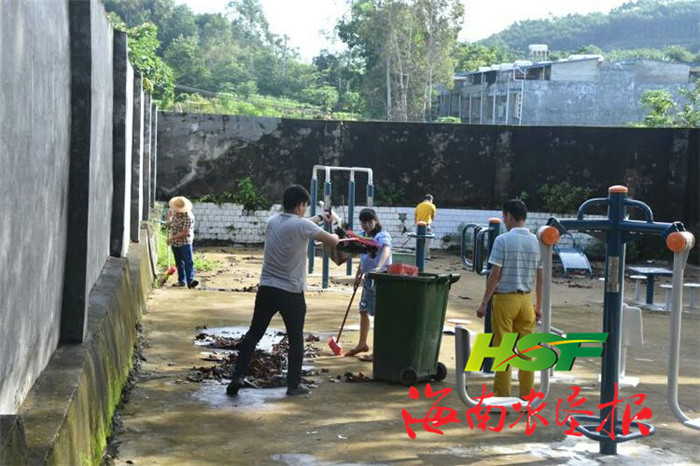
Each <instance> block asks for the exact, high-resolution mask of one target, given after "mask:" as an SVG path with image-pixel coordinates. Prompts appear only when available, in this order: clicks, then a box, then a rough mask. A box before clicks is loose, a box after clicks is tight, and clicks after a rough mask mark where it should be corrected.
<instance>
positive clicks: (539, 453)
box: [436, 437, 696, 466]
mask: <svg viewBox="0 0 700 466" xmlns="http://www.w3.org/2000/svg"><path fill="white" fill-rule="evenodd" d="M599 448H600V447H599V444H598V442H595V441H593V440H589V439H586V438H578V437H566V438H565V439H564V440H563V441H561V442H552V443H522V444H513V445H509V446H507V447H501V446H482V447H471V448H461V447H457V448H450V449H447V450H443V451H441V452H436V454H437V455H440V454H443V455H450V456H457V457H460V458H475V457H479V458H484V457H490V458H492V460H493V464H512V461H513V460H515V459H516V458H515V457H517V460H518V462H525V461H528V462H530V461H532V462H533V463H534V462H538V463H539V462H547V463H555V464H568V465H574V466H597V465H599V464H601V463H603V464H622V465H630V466H632V465H634V466H637V465H658V464H673V465H690V464H696V463H695V462H694V461H690V460H689V459H688V458H685V457H683V456H680V455H677V454H674V453H671V452H669V451H668V450H663V449H661V448H650V447H648V446H646V445H643V444H640V443H634V442H628V443H621V444H618V445H617V455H602V454H600V453H599Z"/></svg>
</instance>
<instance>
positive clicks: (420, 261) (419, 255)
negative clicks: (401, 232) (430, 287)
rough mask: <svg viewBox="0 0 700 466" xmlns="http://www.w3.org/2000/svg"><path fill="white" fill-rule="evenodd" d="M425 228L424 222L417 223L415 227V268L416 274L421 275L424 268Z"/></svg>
mask: <svg viewBox="0 0 700 466" xmlns="http://www.w3.org/2000/svg"><path fill="white" fill-rule="evenodd" d="M426 232H427V227H426V225H425V222H418V225H417V226H416V267H418V273H423V269H424V268H425V234H426Z"/></svg>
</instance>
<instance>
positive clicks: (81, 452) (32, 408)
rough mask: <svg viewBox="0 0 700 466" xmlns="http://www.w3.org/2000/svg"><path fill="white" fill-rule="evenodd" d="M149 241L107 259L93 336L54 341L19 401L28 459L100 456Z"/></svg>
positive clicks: (139, 301) (131, 334) (136, 313)
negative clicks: (45, 361)
mask: <svg viewBox="0 0 700 466" xmlns="http://www.w3.org/2000/svg"><path fill="white" fill-rule="evenodd" d="M142 232H143V234H146V230H142ZM146 243H147V240H146V239H145V238H144V241H143V242H142V244H135V243H132V245H131V249H130V251H129V258H128V259H120V258H109V259H108V260H107V262H106V264H105V267H104V269H103V271H102V274H101V275H100V278H99V279H98V281H97V283H96V284H95V286H94V287H93V289H92V292H91V293H90V301H89V314H90V319H89V329H88V331H89V334H90V335H91V337H90V339H89V340H88V341H87V342H86V343H85V344H82V345H63V346H61V347H59V349H58V350H57V351H56V353H55V354H54V355H53V357H52V358H51V361H50V363H49V365H48V366H47V368H46V370H44V372H43V373H42V375H41V377H39V379H38V380H37V381H36V383H35V384H34V387H33V388H32V391H31V392H30V393H29V396H28V397H27V399H26V400H25V402H24V404H23V405H22V408H21V417H22V420H23V423H24V427H25V431H26V448H27V457H28V463H29V464H56V465H63V464H98V463H99V462H100V458H101V456H102V451H103V450H104V447H105V445H106V441H107V436H108V435H109V430H110V425H111V419H112V415H113V413H114V410H115V408H116V406H117V404H118V402H119V398H120V396H121V391H122V387H123V386H124V384H125V382H126V379H127V377H128V374H129V370H130V368H131V366H132V356H133V351H134V347H135V345H136V339H137V331H136V325H137V323H138V321H139V319H140V316H141V313H142V312H143V310H144V309H145V300H144V299H143V296H144V295H145V294H147V293H148V290H149V289H150V279H152V276H151V275H150V273H149V272H148V268H149V267H148V264H147V263H148V249H147V247H146ZM144 265H145V267H144ZM144 284H145V288H144Z"/></svg>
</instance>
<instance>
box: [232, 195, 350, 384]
mask: <svg viewBox="0 0 700 466" xmlns="http://www.w3.org/2000/svg"><path fill="white" fill-rule="evenodd" d="M310 200H311V198H310V196H309V193H308V191H307V190H306V189H305V188H304V187H302V186H300V185H292V186H290V187H288V188H287V189H285V191H284V193H283V195H282V207H283V208H284V212H282V213H279V214H277V215H274V216H272V217H270V219H269V220H268V221H267V226H266V227H265V249H264V252H263V265H262V272H261V274H260V287H259V288H258V292H257V294H256V295H255V308H254V310H253V320H252V322H251V324H250V329H249V330H248V332H247V333H246V335H245V337H243V340H242V342H241V344H240V347H239V350H238V358H237V359H236V367H235V369H234V374H233V379H232V380H231V383H229V385H228V387H227V388H226V393H227V394H228V395H229V396H236V395H237V394H238V390H240V389H241V388H243V387H244V386H245V385H246V381H245V376H246V374H247V373H248V367H249V365H250V361H251V359H252V357H253V352H254V351H255V347H256V346H257V344H258V342H259V341H260V339H261V338H262V336H263V335H264V333H265V331H266V330H267V327H268V326H269V325H270V320H272V317H273V316H274V315H275V314H276V313H277V312H279V313H280V314H282V319H283V320H284V326H285V328H286V330H287V337H288V338H289V353H288V355H287V357H288V364H287V395H292V396H293V395H305V394H307V393H309V389H308V388H307V387H305V386H304V385H302V384H301V365H302V361H303V359H304V318H305V317H306V300H305V298H304V291H305V290H306V252H307V246H308V243H309V240H310V239H314V240H317V241H321V242H322V243H323V244H325V245H329V246H331V247H335V246H336V245H337V244H338V235H335V234H330V233H327V232H326V231H324V230H323V229H322V228H320V227H319V226H318V225H316V223H314V222H320V221H322V220H323V221H325V222H330V221H331V218H330V216H329V215H328V214H322V215H317V216H316V217H315V218H312V219H308V218H303V216H304V213H305V212H306V209H307V207H308V206H309V202H310Z"/></svg>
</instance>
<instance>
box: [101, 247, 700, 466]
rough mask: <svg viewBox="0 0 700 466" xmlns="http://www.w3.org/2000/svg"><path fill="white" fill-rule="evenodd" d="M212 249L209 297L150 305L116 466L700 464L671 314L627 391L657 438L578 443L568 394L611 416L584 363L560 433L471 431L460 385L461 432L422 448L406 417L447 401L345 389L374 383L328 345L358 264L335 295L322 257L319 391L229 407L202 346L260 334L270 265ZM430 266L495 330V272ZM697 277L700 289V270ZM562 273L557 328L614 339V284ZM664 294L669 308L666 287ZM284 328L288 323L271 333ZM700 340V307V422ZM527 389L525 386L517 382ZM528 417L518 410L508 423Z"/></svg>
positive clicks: (249, 399)
mask: <svg viewBox="0 0 700 466" xmlns="http://www.w3.org/2000/svg"><path fill="white" fill-rule="evenodd" d="M199 252H204V253H205V255H206V256H207V257H208V258H210V259H215V260H217V261H219V262H220V264H219V266H218V267H217V269H216V270H215V271H213V272H210V273H206V274H205V273H202V274H199V276H198V277H199V279H200V281H201V289H199V290H187V289H175V288H168V287H165V288H162V289H156V290H154V291H153V293H152V295H151V297H150V299H149V302H148V313H147V314H146V315H145V316H144V321H143V328H144V333H145V339H146V342H147V344H146V345H145V347H144V348H143V357H144V358H145V361H144V362H143V363H142V369H141V372H140V374H139V376H138V378H137V380H136V383H135V386H134V387H133V389H132V391H131V394H130V397H129V401H128V403H126V404H125V406H124V408H123V409H122V411H121V413H120V419H121V423H122V427H121V428H120V432H118V433H117V434H116V435H115V438H114V441H113V444H114V445H115V446H116V447H115V448H113V449H112V451H114V450H115V449H116V458H115V459H114V460H113V463H114V464H304V465H316V464H335V463H343V464H352V463H363V464H364V463H371V464H394V463H398V464H437V465H442V464H445V465H447V464H530V463H538V464H577V465H582V464H598V463H601V462H606V463H608V462H614V463H623V464H624V463H626V464H654V465H657V464H660V463H662V462H663V463H665V464H698V463H697V461H698V460H697V458H699V457H700V433H699V432H698V431H693V430H690V429H688V428H686V427H683V426H682V425H681V424H680V423H679V422H678V421H676V419H675V418H674V417H673V416H672V414H671V411H670V408H669V407H668V406H667V404H666V371H667V362H668V335H669V319H668V316H666V315H661V314H652V313H648V312H645V313H644V314H643V325H644V346H643V347H641V348H630V349H629V350H628V356H627V375H628V376H635V377H639V378H640V379H641V382H640V384H639V385H638V386H637V387H636V388H624V389H623V390H622V391H621V396H622V397H625V398H627V397H629V396H631V395H634V394H637V393H644V394H646V395H647V398H646V400H645V402H644V406H647V407H649V408H651V409H652V411H653V417H652V419H651V421H650V422H651V423H652V424H654V426H655V427H656V429H657V432H656V434H655V435H654V436H651V437H647V438H644V439H641V440H635V441H632V442H628V443H623V444H620V445H619V446H618V452H619V455H618V457H616V458H611V457H602V456H601V455H599V454H598V444H597V443H595V442H593V441H591V440H587V439H585V438H579V437H571V436H566V435H565V434H564V431H565V430H566V428H565V427H564V426H559V425H557V422H556V421H555V419H554V418H555V406H556V402H557V399H558V398H562V399H563V400H564V401H566V397H567V396H568V395H569V394H570V390H569V388H568V387H570V386H572V385H576V386H580V387H581V388H582V391H581V394H582V395H583V396H585V397H586V398H587V399H588V401H587V402H586V405H585V407H587V408H588V409H593V410H594V411H596V414H597V409H596V406H595V405H596V403H598V401H599V400H598V397H599V390H600V387H599V384H598V383H597V374H598V372H599V371H600V362H599V361H595V360H586V359H581V360H578V361H577V362H576V365H575V366H574V371H573V372H571V373H568V374H566V376H562V377H559V378H555V380H554V382H553V384H552V386H551V389H550V396H549V398H548V400H547V403H548V406H547V407H546V408H545V409H544V411H543V412H542V415H543V417H544V418H545V419H547V420H548V421H549V425H548V426H544V425H541V424H539V425H537V427H536V429H535V432H534V433H533V434H532V435H530V436H527V435H526V434H525V422H524V419H523V420H522V421H521V422H520V423H519V424H518V425H516V426H515V427H513V428H508V427H507V426H506V427H505V428H504V429H503V430H502V431H501V432H500V433H495V432H490V431H487V432H482V431H481V430H471V429H470V428H469V426H468V424H467V421H466V417H465V412H466V410H467V407H466V406H465V405H464V404H463V403H462V402H461V401H460V400H459V398H458V396H457V394H456V392H455V391H454V390H453V391H452V393H450V394H449V395H447V396H446V397H445V398H443V399H442V401H441V402H440V404H439V405H440V406H442V407H446V408H451V409H454V410H456V411H457V413H458V419H460V423H453V424H448V425H444V426H442V427H441V428H440V429H441V430H442V431H443V432H444V435H437V434H434V433H429V432H426V431H425V430H424V429H423V428H422V426H421V425H420V424H414V425H413V426H412V428H413V429H414V430H415V432H416V439H415V440H411V439H410V438H409V436H408V435H407V432H406V429H405V426H404V421H403V418H402V415H401V412H402V409H404V408H405V409H406V410H407V411H408V412H410V414H411V415H412V416H414V417H416V418H419V417H420V418H422V417H424V416H426V414H427V413H428V410H429V409H430V407H431V405H432V404H433V402H434V401H435V400H434V399H433V400H428V399H427V398H426V397H425V396H424V389H425V385H424V384H420V385H418V389H419V390H420V393H421V396H420V398H419V399H418V400H413V399H411V398H409V391H408V389H407V388H406V387H403V386H400V385H389V384H384V383H374V382H373V383H348V382H346V381H345V380H346V379H345V378H344V377H342V376H343V375H344V374H345V373H347V372H351V373H353V374H359V373H362V374H364V375H368V376H370V377H371V372H372V365H371V363H366V362H362V361H360V360H359V359H357V358H355V357H351V358H343V357H340V358H338V357H334V356H333V354H332V352H331V350H330V348H329V347H328V346H327V344H326V341H327V340H328V337H330V336H331V335H333V334H335V332H336V331H337V329H338V326H339V325H340V321H341V320H342V317H343V313H344V312H345V309H346V306H347V303H348V300H349V298H350V295H351V292H352V288H351V286H350V284H349V281H347V280H344V279H343V276H344V273H345V267H337V268H335V267H333V268H332V274H333V276H334V277H336V278H337V279H336V280H334V282H339V283H335V284H333V285H332V286H331V288H330V289H329V290H326V291H322V290H321V289H320V274H319V273H320V270H321V261H320V259H317V261H316V271H317V273H316V274H315V275H313V276H310V277H309V284H310V285H311V289H310V291H308V292H307V294H306V300H307V306H308V311H307V317H306V331H307V332H309V333H313V334H314V335H317V336H319V337H320V342H318V343H315V345H317V346H318V347H319V348H320V350H321V353H320V355H319V356H318V357H316V358H315V359H313V366H314V369H316V370H317V371H318V375H317V376H316V377H312V379H314V380H315V381H316V384H317V388H315V389H314V390H313V391H312V393H311V395H309V396H304V397H298V398H297V397H295V398H290V397H286V396H285V394H284V388H283V387H282V388H269V389H257V390H255V389H243V390H241V393H240V395H239V396H238V397H237V398H229V397H227V396H226V395H225V387H226V385H225V383H226V381H225V380H223V381H218V380H204V381H202V382H191V381H188V380H187V376H188V374H189V373H190V371H191V369H192V368H193V367H199V366H205V365H213V364H215V362H211V361H205V360H203V359H202V358H204V357H206V355H205V354H202V352H209V353H210V352H211V350H207V349H205V348H201V347H198V346H195V344H194V343H195V339H196V336H197V334H198V333H199V332H200V331H201V329H202V327H207V328H208V329H216V328H224V327H239V328H242V330H245V329H247V326H248V324H249V322H250V318H251V315H252V309H253V303H254V298H255V285H256V284H257V281H258V275H259V272H260V266H261V263H262V249H261V248H241V247H228V248H222V247H215V248H206V249H199ZM427 271H428V272H437V273H461V274H462V278H461V280H460V281H459V282H457V283H455V284H454V285H453V286H452V289H451V292H450V299H449V304H448V311H447V318H448V319H455V318H457V319H467V320H469V321H470V323H469V324H468V325H467V327H468V328H469V329H470V330H472V331H475V332H478V331H482V330H483V322H482V321H480V320H479V319H477V318H476V316H475V310H476V306H477V305H478V303H479V302H480V299H481V296H482V293H483V289H484V282H485V279H484V277H480V276H477V275H475V274H474V273H472V272H468V271H465V270H463V269H462V267H461V265H460V262H459V258H458V257H457V256H456V255H448V254H446V253H442V254H440V253H437V254H435V259H434V260H433V261H432V262H429V263H428V264H427ZM688 274H689V275H690V278H693V277H694V281H698V280H697V279H698V276H699V275H700V274H698V270H697V269H694V270H691V271H689V272H688ZM554 276H555V280H554V282H555V283H554V288H553V321H552V324H553V325H554V326H555V327H557V328H561V329H563V330H566V331H569V332H571V331H589V332H600V331H602V318H603V309H602V307H603V306H602V297H603V287H602V283H601V282H599V281H598V280H597V279H595V278H594V279H593V280H588V279H587V278H584V277H574V278H572V279H568V280H567V279H562V278H560V276H561V275H560V274H558V273H556V272H555V274H554ZM342 282H345V283H346V284H340V283H342ZM626 286H627V288H626V293H627V296H633V293H634V289H633V285H632V284H631V283H627V284H626ZM656 299H657V300H662V299H663V291H662V290H661V289H658V290H657V292H656ZM686 300H687V299H686ZM356 308H357V305H356V304H354V305H353V310H351V317H350V318H349V319H348V320H349V322H348V324H349V325H356V324H357V323H358V319H357V312H356ZM283 329H284V325H283V323H282V319H281V318H280V317H279V315H278V316H276V317H275V318H274V319H273V321H272V323H271V330H272V331H276V330H283ZM699 331H700V312H699V311H695V313H691V312H686V313H684V315H683V331H682V337H683V341H682V346H681V366H680V374H681V378H680V392H679V399H680V402H681V407H682V409H684V410H685V411H686V412H687V413H688V414H689V415H690V416H691V417H697V416H698V415H700V412H699V410H700V367H699V365H698V364H697V363H696V362H695V361H696V355H697V354H699V353H700V339H699V338H698V337H697V335H698V332H699ZM356 339H357V331H352V330H351V331H347V332H344V334H343V337H342V339H341V344H342V346H343V347H344V348H346V349H349V348H352V346H353V345H354V343H355V341H356ZM440 361H442V362H444V363H445V364H446V365H447V367H448V371H449V374H448V377H447V379H446V380H445V381H443V382H440V383H433V384H432V386H433V388H434V389H435V390H442V389H444V388H452V389H454V365H455V362H454V337H453V336H451V335H447V334H444V335H443V339H442V347H441V355H440ZM321 369H323V371H322V370H321ZM339 376H340V377H339ZM483 381H489V382H490V379H478V380H473V381H471V383H470V393H471V395H472V396H475V395H476V394H477V393H476V392H477V390H478V389H477V386H478V385H480V384H481V383H483ZM513 385H514V387H517V381H514V384H513ZM489 387H490V383H489ZM621 417H622V414H621V413H620V415H619V418H621ZM516 419H517V416H515V417H514V416H512V415H511V416H509V417H508V418H507V421H506V422H507V423H508V424H510V423H513V422H515V420H516Z"/></svg>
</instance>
